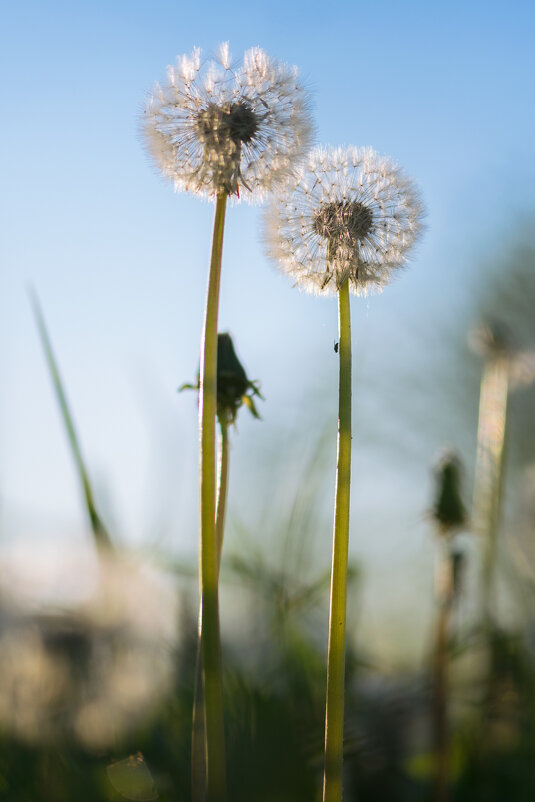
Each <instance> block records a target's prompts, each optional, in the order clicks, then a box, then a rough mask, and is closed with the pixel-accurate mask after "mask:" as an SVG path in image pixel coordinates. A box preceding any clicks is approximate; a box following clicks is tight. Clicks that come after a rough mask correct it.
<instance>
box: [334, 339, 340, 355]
mask: <svg viewBox="0 0 535 802" xmlns="http://www.w3.org/2000/svg"><path fill="white" fill-rule="evenodd" d="M338 346H339V343H337V342H335V344H334V353H335V354H337V353H338Z"/></svg>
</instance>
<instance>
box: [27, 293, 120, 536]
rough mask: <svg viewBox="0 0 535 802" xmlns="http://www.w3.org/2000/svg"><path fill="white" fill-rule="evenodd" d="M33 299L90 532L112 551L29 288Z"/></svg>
mask: <svg viewBox="0 0 535 802" xmlns="http://www.w3.org/2000/svg"><path fill="white" fill-rule="evenodd" d="M30 300H31V304H32V307H33V312H34V315H35V320H36V323H37V328H38V331H39V337H40V339H41V344H42V346H43V350H44V352H45V357H46V361H47V365H48V369H49V371H50V376H51V378H52V383H53V385H54V390H55V392H56V398H57V400H58V404H59V408H60V411H61V416H62V418H63V423H64V424H65V429H66V430H67V437H68V440H69V445H70V447H71V451H72V455H73V457H74V462H75V464H76V469H77V471H78V476H79V478H80V482H81V485H82V490H83V494H84V499H85V505H86V509H87V512H88V515H89V520H90V522H91V529H92V531H93V536H94V538H95V543H96V545H97V547H99V548H101V547H106V548H110V547H111V546H112V541H111V538H110V535H109V534H108V531H107V530H106V527H105V526H104V524H103V523H102V520H101V518H100V516H99V514H98V512H97V509H96V506H95V500H94V496H93V490H92V488H91V483H90V481H89V476H88V473H87V470H86V468H85V464H84V460H83V457H82V452H81V449H80V443H79V441H78V437H77V434H76V429H75V428H74V422H73V419H72V415H71V413H70V410H69V405H68V403H67V397H66V395H65V391H64V389H63V383H62V381H61V376H60V373H59V369H58V365H57V362H56V359H55V357H54V352H53V350H52V344H51V342H50V337H49V336H48V331H47V328H46V325H45V320H44V317H43V312H42V310H41V306H40V304H39V300H38V298H37V295H36V293H35V291H34V290H33V289H30Z"/></svg>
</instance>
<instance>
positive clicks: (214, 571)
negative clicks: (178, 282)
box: [199, 194, 227, 802]
mask: <svg viewBox="0 0 535 802" xmlns="http://www.w3.org/2000/svg"><path fill="white" fill-rule="evenodd" d="M226 203H227V196H226V195H225V194H220V195H218V196H217V202H216V209H215V218H214V234H213V241H212V258H211V262H210V276H209V280H208V293H207V298H206V311H205V319H204V331H203V337H202V343H201V361H200V370H199V429H200V441H201V460H200V462H201V465H200V473H201V477H200V484H201V544H200V550H201V555H200V583H201V605H202V612H201V627H202V633H203V636H202V662H203V684H204V701H205V715H206V771H207V776H206V782H207V800H208V802H223V801H224V800H225V799H226V768H225V733H224V728H223V689H222V681H221V641H220V634H219V593H218V575H219V549H218V544H217V540H216V528H215V498H216V467H215V463H216V458H215V457H216V454H215V452H216V442H215V441H216V438H215V433H216V429H215V418H216V406H217V321H218V308H219V285H220V275H221V257H222V251H223V229H224V225H225V210H226Z"/></svg>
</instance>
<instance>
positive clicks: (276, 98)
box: [141, 46, 312, 200]
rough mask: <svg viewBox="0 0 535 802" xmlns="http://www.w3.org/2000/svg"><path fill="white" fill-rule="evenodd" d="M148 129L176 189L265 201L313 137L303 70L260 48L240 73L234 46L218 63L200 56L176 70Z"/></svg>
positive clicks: (155, 97) (155, 100)
mask: <svg viewBox="0 0 535 802" xmlns="http://www.w3.org/2000/svg"><path fill="white" fill-rule="evenodd" d="M141 130H142V134H143V137H144V140H145V144H146V147H147V150H148V152H149V154H150V156H151V158H152V160H153V161H154V163H155V164H156V166H157V167H158V168H159V169H160V170H161V171H162V173H163V174H164V176H165V177H166V178H169V179H171V180H172V181H173V183H174V185H175V189H177V190H188V191H191V192H195V193H197V194H200V195H216V194H219V193H225V194H227V195H233V196H236V197H240V196H241V195H242V194H243V195H244V196H245V197H246V198H247V200H253V199H256V200H261V198H262V196H263V194H264V193H265V192H267V191H270V190H271V189H272V187H273V186H276V185H277V183H280V182H281V181H282V180H284V179H285V178H287V177H288V176H289V175H291V174H292V172H293V170H294V169H295V165H296V163H297V162H299V160H300V159H302V158H303V156H304V155H305V153H306V151H307V149H308V148H309V147H310V142H311V136H312V124H311V118H310V113H309V104H308V98H307V94H306V92H305V90H304V88H303V87H302V85H301V84H300V82H299V80H298V77H297V71H296V69H295V68H293V67H288V66H286V65H284V64H279V63H278V62H275V61H273V60H272V59H270V58H269V57H268V56H267V55H266V54H265V53H264V52H263V51H262V50H260V49H258V48H253V49H251V50H248V51H247V52H246V53H245V56H244V60H243V64H242V65H241V66H239V67H237V68H236V69H233V68H232V66H231V58H230V54H229V52H228V46H223V47H221V49H220V53H219V59H218V60H217V61H209V62H206V63H203V62H201V58H200V51H199V50H195V51H194V52H193V54H192V56H191V57H190V58H188V57H187V56H183V57H182V58H181V59H179V60H178V63H177V66H176V67H169V69H168V80H167V83H165V84H163V85H161V86H160V85H157V86H156V87H155V88H154V90H153V92H152V95H151V96H150V98H149V99H148V101H147V103H146V106H145V111H144V114H143V118H142V121H141ZM243 190H246V192H243Z"/></svg>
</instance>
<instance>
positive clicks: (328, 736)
mask: <svg viewBox="0 0 535 802" xmlns="http://www.w3.org/2000/svg"><path fill="white" fill-rule="evenodd" d="M338 319H339V339H340V343H339V357H340V383H339V394H338V459H337V467H336V490H335V508H334V534H333V557H332V574H331V600H330V616H329V648H328V656H327V700H326V711H325V771H324V776H323V802H340V800H341V799H342V759H343V746H344V679H345V650H346V598H347V563H348V550H349V494H350V480H351V318H350V304H349V284H348V281H347V279H346V281H345V282H344V283H343V284H342V286H341V287H340V290H339V292H338Z"/></svg>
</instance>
